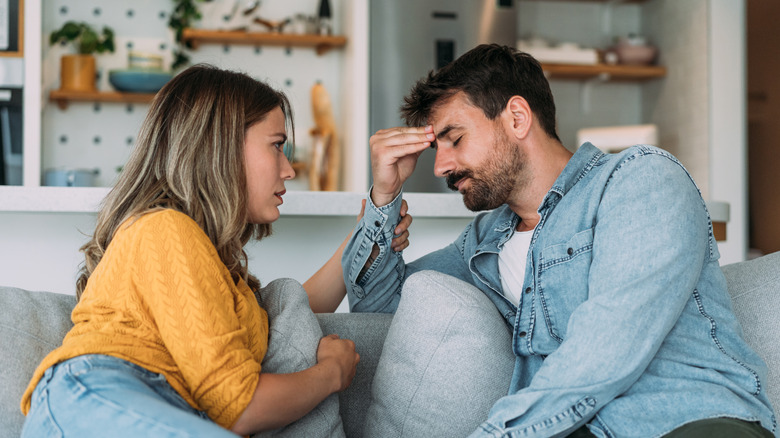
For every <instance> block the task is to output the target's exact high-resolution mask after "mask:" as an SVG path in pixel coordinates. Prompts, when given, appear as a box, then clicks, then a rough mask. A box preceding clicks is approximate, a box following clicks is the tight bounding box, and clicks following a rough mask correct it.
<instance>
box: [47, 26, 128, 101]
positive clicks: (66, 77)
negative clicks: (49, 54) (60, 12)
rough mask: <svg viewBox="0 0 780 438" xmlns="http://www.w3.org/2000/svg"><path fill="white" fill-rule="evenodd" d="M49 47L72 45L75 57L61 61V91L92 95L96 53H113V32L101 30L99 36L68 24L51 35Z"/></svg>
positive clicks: (88, 30)
mask: <svg viewBox="0 0 780 438" xmlns="http://www.w3.org/2000/svg"><path fill="white" fill-rule="evenodd" d="M49 43H50V44H52V45H54V44H58V43H59V44H66V43H72V44H73V46H74V47H75V49H76V52H77V53H76V54H70V55H63V56H62V58H61V59H60V88H61V89H62V90H70V91H95V90H96V87H95V77H96V68H95V56H94V54H95V53H103V52H113V51H114V31H113V30H112V29H111V28H109V27H103V32H102V33H101V34H98V33H97V32H96V31H95V29H93V28H92V26H90V25H89V24H87V23H83V22H75V21H68V22H67V23H65V24H64V25H63V26H62V27H61V28H59V29H57V30H55V31H54V32H52V33H51V36H50V37H49Z"/></svg>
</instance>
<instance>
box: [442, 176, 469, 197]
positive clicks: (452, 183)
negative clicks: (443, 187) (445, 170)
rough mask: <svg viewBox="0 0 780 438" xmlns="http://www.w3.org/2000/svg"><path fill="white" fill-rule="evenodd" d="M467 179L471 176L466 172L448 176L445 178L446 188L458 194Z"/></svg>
mask: <svg viewBox="0 0 780 438" xmlns="http://www.w3.org/2000/svg"><path fill="white" fill-rule="evenodd" d="M469 178H471V174H470V173H467V172H461V173H457V174H450V175H448V176H447V187H449V188H450V190H453V191H457V192H459V191H460V189H461V187H462V186H463V184H464V183H465V182H466V180H467V179H469Z"/></svg>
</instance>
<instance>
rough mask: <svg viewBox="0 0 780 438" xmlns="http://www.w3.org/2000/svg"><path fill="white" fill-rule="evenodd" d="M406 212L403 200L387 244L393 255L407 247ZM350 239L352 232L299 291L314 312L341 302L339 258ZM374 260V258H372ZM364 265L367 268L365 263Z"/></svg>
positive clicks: (342, 286)
mask: <svg viewBox="0 0 780 438" xmlns="http://www.w3.org/2000/svg"><path fill="white" fill-rule="evenodd" d="M365 207H366V201H365V200H364V201H363V206H362V207H361V209H360V213H359V214H358V218H357V219H358V221H360V219H362V218H363V214H364V212H365ZM407 209H408V207H407V204H406V201H403V203H402V204H401V211H400V215H401V217H400V218H399V219H400V222H399V224H398V225H397V226H396V228H395V237H394V238H393V240H392V242H391V248H392V250H393V251H396V252H400V251H403V250H404V249H405V248H406V247H407V246H409V226H410V225H411V224H412V216H411V215H408V214H407ZM350 237H352V232H350V233H349V235H347V237H346V238H345V239H344V241H343V242H342V243H341V245H340V246H339V247H338V248H337V249H336V252H335V253H333V255H332V256H331V257H330V258H329V259H328V260H327V261H326V262H325V264H324V265H322V267H321V268H320V269H319V270H318V271H317V272H315V273H314V275H312V276H311V278H309V279H308V280H306V282H305V283H304V284H303V288H304V289H306V294H307V295H308V296H309V306H310V307H311V310H312V311H314V312H315V313H326V312H334V311H335V310H336V308H338V306H339V305H340V304H341V302H342V301H343V300H344V296H345V295H346V293H347V289H346V287H345V284H344V273H343V271H342V268H341V258H342V255H343V252H344V247H345V246H346V245H347V242H349V240H350ZM376 253H377V254H378V253H379V247H378V246H377V247H376ZM375 258H376V255H375V256H374V259H375ZM372 263H373V260H372ZM366 266H368V263H367V264H366Z"/></svg>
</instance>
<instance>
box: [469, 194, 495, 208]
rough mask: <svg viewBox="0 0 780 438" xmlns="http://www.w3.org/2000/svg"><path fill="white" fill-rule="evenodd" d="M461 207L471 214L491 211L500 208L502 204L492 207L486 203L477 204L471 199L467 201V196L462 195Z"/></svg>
mask: <svg viewBox="0 0 780 438" xmlns="http://www.w3.org/2000/svg"><path fill="white" fill-rule="evenodd" d="M463 205H465V206H466V208H468V209H469V210H471V211H473V212H479V211H487V210H493V209H495V208H498V207H500V206H501V205H502V204H498V205H493V204H490V203H488V202H477V201H475V200H473V199H469V196H468V194H463Z"/></svg>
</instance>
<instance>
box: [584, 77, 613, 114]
mask: <svg viewBox="0 0 780 438" xmlns="http://www.w3.org/2000/svg"><path fill="white" fill-rule="evenodd" d="M610 79H611V76H610V74H609V73H599V74H598V76H595V77H593V78H591V79H588V80H586V81H583V82H582V84H581V85H580V109H581V110H582V112H583V113H586V114H587V113H589V112H590V108H591V100H592V94H593V87H595V86H596V85H599V84H603V83H604V82H609V80H610Z"/></svg>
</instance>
